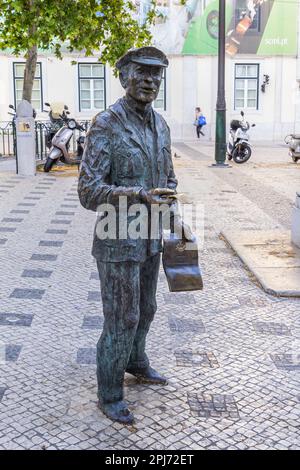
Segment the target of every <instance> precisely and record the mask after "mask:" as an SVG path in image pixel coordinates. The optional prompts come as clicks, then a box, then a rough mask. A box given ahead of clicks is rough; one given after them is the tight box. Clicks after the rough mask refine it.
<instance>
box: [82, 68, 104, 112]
mask: <svg viewBox="0 0 300 470" xmlns="http://www.w3.org/2000/svg"><path fill="white" fill-rule="evenodd" d="M78 79H79V111H103V109H105V108H106V103H105V67H104V65H103V64H98V63H93V64H87V63H84V64H78Z"/></svg>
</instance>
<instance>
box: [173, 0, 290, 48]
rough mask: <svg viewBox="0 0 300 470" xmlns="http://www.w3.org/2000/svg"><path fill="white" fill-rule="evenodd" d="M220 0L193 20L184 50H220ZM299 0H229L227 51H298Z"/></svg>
mask: <svg viewBox="0 0 300 470" xmlns="http://www.w3.org/2000/svg"><path fill="white" fill-rule="evenodd" d="M218 5H219V2H218V0H212V1H211V2H210V3H209V4H208V6H207V7H206V8H205V10H204V12H203V13H202V15H199V16H198V17H195V18H193V20H192V21H191V22H190V25H189V29H188V31H187V34H186V37H185V41H184V44H183V48H182V54H195V55H216V54H217V51H218V21H219V18H218ZM298 14H299V4H298V2H297V1H296V0H227V1H226V24H225V27H226V53H227V54H228V55H230V56H235V54H238V53H240V54H259V55H296V54H297V21H298V20H297V19H298Z"/></svg>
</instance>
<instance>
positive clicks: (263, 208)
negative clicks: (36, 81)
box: [0, 143, 300, 450]
mask: <svg viewBox="0 0 300 470" xmlns="http://www.w3.org/2000/svg"><path fill="white" fill-rule="evenodd" d="M197 145H199V144H198V143H197ZM175 150H176V152H177V153H178V154H179V155H180V156H181V158H178V159H177V158H175V166H176V171H177V174H178V177H179V180H180V188H179V189H180V191H183V192H186V193H188V195H189V197H191V198H193V199H194V200H196V201H199V202H201V203H203V204H204V209H205V242H204V246H203V249H202V251H201V254H200V260H201V267H202V270H203V277H204V286H205V288H204V290H203V292H194V293H186V294H184V293H169V292H168V288H167V284H166V280H165V278H164V274H163V272H161V274H160V280H159V289H158V296H157V297H158V312H157V314H156V318H155V320H154V322H153V325H152V328H151V332H150V334H149V340H148V352H149V356H150V358H151V360H152V365H153V366H154V367H155V368H157V369H158V370H159V371H161V372H162V373H164V374H166V375H167V377H169V385H168V386H165V387H158V386H149V385H148V386H146V385H138V384H136V383H135V380H134V378H132V377H131V376H129V375H128V376H127V377H126V396H127V400H128V402H129V404H130V407H131V409H132V410H133V412H134V414H135V417H136V424H135V425H134V426H132V427H124V426H122V425H120V424H116V423H115V424H113V423H111V421H109V420H108V419H107V418H105V417H104V416H103V415H102V413H101V412H100V411H99V410H98V408H97V406H96V404H97V403H96V381H95V344H96V342H97V339H98V337H99V334H100V331H101V326H102V322H103V317H102V310H101V302H100V294H99V280H98V278H97V273H96V265H95V263H94V261H93V259H92V257H91V255H90V246H91V240H92V228H93V224H94V214H93V213H91V212H88V211H86V210H84V209H83V208H81V207H80V204H79V201H78V198H77V192H76V187H77V184H76V178H75V177H73V176H72V177H63V176H59V175H55V176H53V175H51V174H49V175H45V174H38V175H37V176H36V177H35V178H27V179H25V178H21V177H18V176H16V175H14V174H13V172H9V171H3V170H2V168H3V167H2V166H1V164H0V215H1V217H0V253H1V255H0V256H1V271H0V299H1V304H0V340H1V343H0V361H1V364H0V371H1V375H0V415H1V420H0V449H41V448H46V449H160V450H161V449H189V450H191V449H299V448H300V445H299V435H300V424H299V423H300V421H299V414H300V413H299V406H300V384H299V371H300V344H299V334H300V322H299V316H300V315H299V313H300V299H284V298H276V297H272V296H269V295H267V294H265V293H264V292H263V291H262V290H261V289H260V288H259V287H258V286H257V285H256V284H255V283H254V282H253V279H252V278H251V276H250V275H249V274H248V273H247V271H246V270H245V269H244V267H243V266H242V264H241V262H240V261H239V259H237V258H236V257H235V256H234V254H233V252H232V251H231V250H230V249H229V248H228V247H227V246H226V245H225V243H224V241H223V240H221V239H220V238H219V233H220V230H221V229H222V228H224V227H226V226H234V227H235V228H244V229H248V230H256V229H260V228H261V229H269V228H271V229H272V228H274V227H281V226H282V225H286V224H288V212H289V209H290V206H291V203H292V201H293V199H294V193H295V190H296V186H297V180H298V182H299V175H300V173H299V172H300V165H298V167H296V166H295V165H290V164H289V159H288V157H286V162H287V163H285V149H281V148H274V149H258V150H257V153H256V156H255V155H254V156H253V159H252V160H251V161H250V162H249V163H248V164H246V165H244V166H243V165H242V166H241V167H240V166H237V165H235V166H232V168H230V169H226V170H221V169H215V168H211V167H209V158H211V157H210V156H211V155H212V152H213V148H212V147H210V146H208V145H206V146H203V147H201V154H199V153H197V151H198V148H197V146H196V144H195V143H190V144H189V145H188V146H185V147H183V146H181V147H180V145H179V146H178V147H176V149H175ZM183 150H185V153H186V154H187V155H188V156H187V155H186V156H185V155H184V154H183ZM246 185H249V188H250V189H249V191H247V190H246V188H247V186H246ZM268 190H270V191H271V190H272V191H273V192H272V193H271V196H272V197H270V195H269V192H268Z"/></svg>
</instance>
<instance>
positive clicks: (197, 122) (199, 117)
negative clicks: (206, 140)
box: [194, 107, 206, 139]
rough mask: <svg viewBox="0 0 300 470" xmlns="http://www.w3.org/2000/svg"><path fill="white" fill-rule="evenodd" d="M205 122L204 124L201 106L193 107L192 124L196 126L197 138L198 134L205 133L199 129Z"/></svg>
mask: <svg viewBox="0 0 300 470" xmlns="http://www.w3.org/2000/svg"><path fill="white" fill-rule="evenodd" d="M205 124H206V119H205V117H204V116H203V113H202V111H201V108H199V107H197V108H195V121H194V125H195V126H196V134H197V138H198V139H200V134H201V135H203V136H204V135H205V134H204V133H203V132H202V130H201V129H202V127H203V126H205Z"/></svg>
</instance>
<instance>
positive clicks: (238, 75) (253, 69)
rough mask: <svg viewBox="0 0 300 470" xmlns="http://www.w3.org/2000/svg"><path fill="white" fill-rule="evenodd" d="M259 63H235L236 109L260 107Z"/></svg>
mask: <svg viewBox="0 0 300 470" xmlns="http://www.w3.org/2000/svg"><path fill="white" fill-rule="evenodd" d="M258 81H259V64H235V78H234V109H258Z"/></svg>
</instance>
